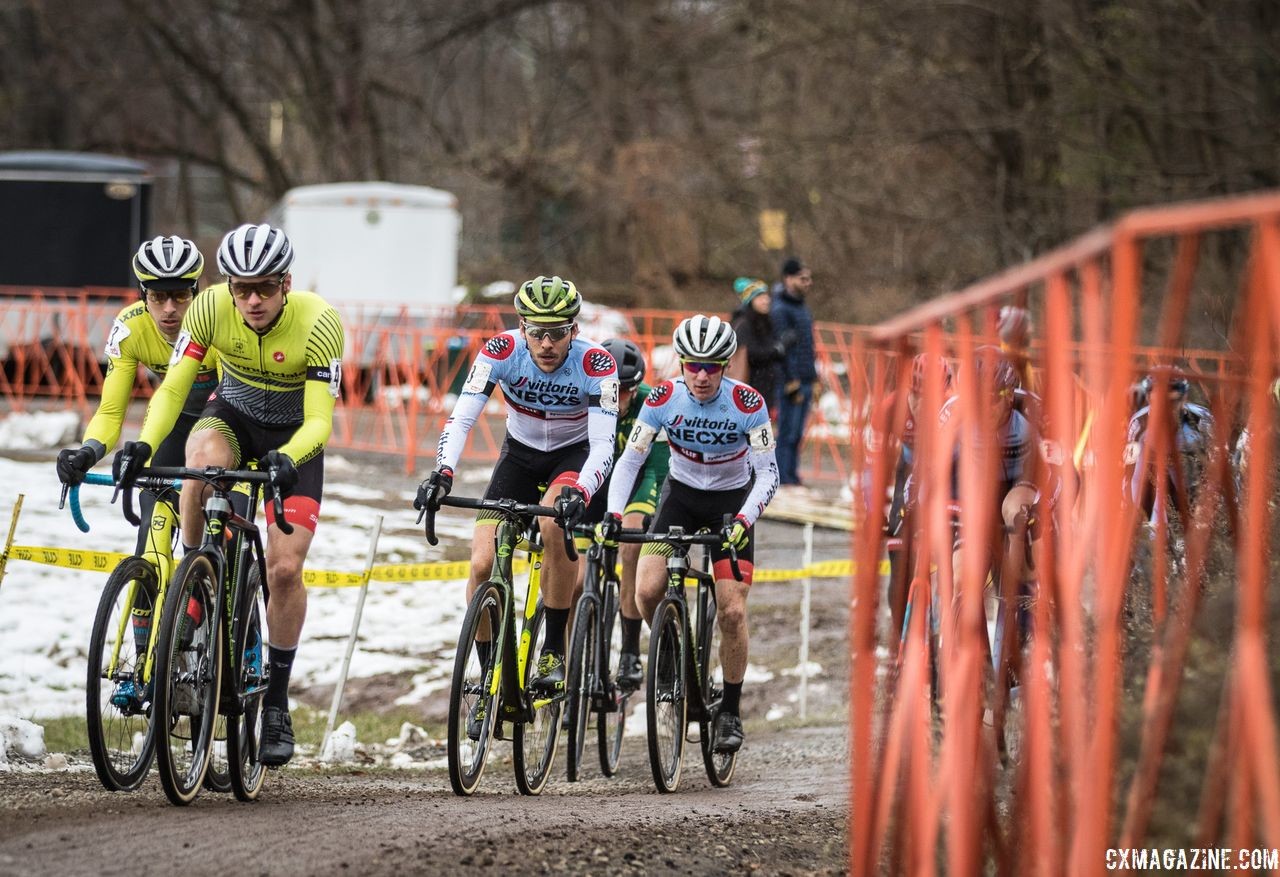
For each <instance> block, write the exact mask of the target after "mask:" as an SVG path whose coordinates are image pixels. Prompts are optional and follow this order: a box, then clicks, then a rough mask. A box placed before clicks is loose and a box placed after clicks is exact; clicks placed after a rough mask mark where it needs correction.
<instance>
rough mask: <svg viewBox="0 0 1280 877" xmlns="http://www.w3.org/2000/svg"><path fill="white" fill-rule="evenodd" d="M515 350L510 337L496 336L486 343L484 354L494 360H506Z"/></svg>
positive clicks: (514, 344)
mask: <svg viewBox="0 0 1280 877" xmlns="http://www.w3.org/2000/svg"><path fill="white" fill-rule="evenodd" d="M515 348H516V343H515V341H513V340H512V338H511V336H510V335H494V336H493V337H492V338H490V339H489V340H488V341H486V342H485V343H484V352H485V353H486V354H488V355H489V356H491V357H493V358H494V359H506V358H507V357H508V356H510V355H511V351H513V350H515Z"/></svg>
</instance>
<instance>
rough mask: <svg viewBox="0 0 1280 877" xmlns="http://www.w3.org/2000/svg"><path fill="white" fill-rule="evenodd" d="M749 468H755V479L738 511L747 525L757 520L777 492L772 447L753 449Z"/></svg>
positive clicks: (774, 459) (776, 472) (775, 460)
mask: <svg viewBox="0 0 1280 877" xmlns="http://www.w3.org/2000/svg"><path fill="white" fill-rule="evenodd" d="M751 468H752V469H754V470H755V473H756V481H755V484H753V485H752V486H751V492H750V493H748V494H747V498H746V499H745V500H744V501H743V503H742V509H741V511H739V512H738V514H739V515H741V516H742V517H743V518H746V521H747V526H748V527H749V526H751V525H752V524H754V523H755V522H756V521H757V520H759V518H760V515H761V514H763V513H764V509H765V506H767V505H768V504H769V500H771V499H773V495H774V494H775V493H777V492H778V460H777V458H776V457H775V456H774V453H773V448H769V449H768V450H764V451H753V452H752V453H751Z"/></svg>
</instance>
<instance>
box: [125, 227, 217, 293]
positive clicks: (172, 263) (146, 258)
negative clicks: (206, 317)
mask: <svg viewBox="0 0 1280 877" xmlns="http://www.w3.org/2000/svg"><path fill="white" fill-rule="evenodd" d="M203 271H204V256H202V255H200V250H199V248H198V247H196V245H195V244H193V243H192V242H191V241H189V240H187V239H186V238H180V237H178V236H177V235H173V236H172V237H164V236H160V237H155V238H152V239H151V240H149V241H143V242H142V246H140V247H138V252H136V253H134V255H133V275H134V276H135V277H137V278H138V285H139V286H150V287H157V288H160V287H174V288H178V287H190V286H195V285H196V281H197V280H199V279H200V274H201V273H202V272H203Z"/></svg>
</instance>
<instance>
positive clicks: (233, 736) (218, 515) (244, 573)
mask: <svg viewBox="0 0 1280 877" xmlns="http://www.w3.org/2000/svg"><path fill="white" fill-rule="evenodd" d="M273 476H274V473H272V472H261V471H258V470H249V469H246V470H236V469H227V468H223V467H218V466H210V467H207V468H204V469H190V468H186V467H151V468H145V469H142V470H141V472H140V473H139V475H138V478H137V479H136V481H135V482H134V485H131V486H130V487H129V488H127V489H124V491H123V492H124V503H123V507H124V515H125V518H126V520H128V521H129V522H130V523H132V524H134V525H135V526H137V525H138V524H139V523H140V521H139V519H138V517H137V515H136V514H135V513H134V511H133V503H132V489H133V486H139V487H141V488H142V489H145V490H163V489H166V487H165V485H166V483H167V482H171V481H172V480H173V479H182V480H195V481H201V482H203V483H205V484H207V485H209V486H210V487H212V488H213V492H212V494H211V495H210V496H209V498H208V499H207V500H206V501H205V505H204V514H205V528H204V537H203V540H202V541H201V544H200V547H199V548H198V549H197V550H195V551H192V552H189V553H188V554H187V555H186V556H185V557H184V558H183V559H182V562H181V563H179V564H178V568H177V569H176V570H175V571H174V573H173V578H172V581H171V582H170V584H169V587H168V589H167V593H166V595H165V598H164V602H163V603H162V604H161V606H162V609H161V615H160V629H159V631H158V633H157V634H156V636H157V637H158V638H157V640H156V643H155V655H154V662H155V665H156V666H157V667H159V668H160V672H159V673H158V674H157V675H156V682H155V691H154V703H153V706H152V709H153V714H154V716H155V718H154V719H153V721H154V722H157V723H159V724H158V725H157V732H156V733H157V737H159V736H160V734H161V733H163V738H164V740H163V745H161V741H160V740H159V739H157V741H156V761H157V764H158V766H159V769H160V771H159V772H160V783H161V785H162V786H163V787H164V791H165V795H166V796H167V797H168V798H169V800H170V801H171V802H172V803H174V804H177V805H185V804H189V803H191V802H192V801H193V800H195V797H196V795H197V794H199V792H200V788H201V785H202V783H203V781H204V779H205V777H206V775H207V773H208V768H209V763H210V759H211V757H212V754H213V748H214V746H213V741H214V732H215V725H216V723H217V721H218V718H219V714H221V715H222V716H225V717H226V718H227V722H226V749H227V766H228V773H229V779H230V785H231V790H232V791H233V792H234V793H235V796H236V798H238V799H239V800H241V801H252V800H254V799H256V798H257V797H258V794H259V793H260V792H261V790H262V784H263V781H264V779H265V776H266V766H265V765H264V764H262V762H261V761H260V760H259V759H258V744H259V741H260V737H261V730H262V713H263V710H262V699H263V697H265V695H266V691H267V683H268V675H269V674H268V672H267V667H266V665H265V663H264V662H263V660H262V652H263V645H264V638H263V636H262V624H263V620H264V618H265V617H266V604H265V600H266V599H267V597H268V596H269V594H268V593H267V589H266V588H264V587H263V582H265V581H266V558H265V554H264V551H263V547H262V534H261V530H260V529H259V527H258V525H257V524H256V523H254V521H253V520H252V517H253V510H254V509H255V508H256V507H257V504H258V496H259V491H260V489H261V487H262V486H263V485H269V484H270V483H271V481H272V479H273ZM238 483H242V484H246V485H248V495H249V504H248V508H247V511H246V515H245V516H242V515H241V514H239V513H237V512H236V511H235V510H234V509H233V507H232V502H231V493H232V491H233V490H234V489H235V487H236V485H237V484H238ZM120 492H121V488H120V487H119V486H117V489H116V493H117V495H118V494H119V493H120ZM269 492H270V493H271V495H272V504H273V508H274V511H275V517H276V524H277V526H279V527H280V529H281V531H282V532H284V533H286V534H287V533H291V532H293V527H292V525H290V524H289V523H288V522H287V521H286V520H285V518H284V503H283V500H282V498H281V497H280V495H279V493H278V492H276V491H269ZM219 610H221V611H219Z"/></svg>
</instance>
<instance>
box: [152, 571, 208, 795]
mask: <svg viewBox="0 0 1280 877" xmlns="http://www.w3.org/2000/svg"><path fill="white" fill-rule="evenodd" d="M217 590H218V587H217V578H216V575H215V573H214V569H213V564H212V562H211V561H210V560H209V558H208V557H207V556H205V555H204V554H201V553H192V554H189V555H187V556H186V557H184V558H183V559H182V563H180V564H179V565H178V569H177V570H176V571H175V572H174V575H173V581H172V582H171V583H170V584H169V587H168V589H167V593H166V595H165V601H164V610H163V612H162V614H161V619H160V632H159V637H160V638H159V640H158V641H157V642H156V657H155V666H156V699H155V713H156V719H155V721H156V722H158V723H159V724H158V725H157V731H156V738H157V739H156V756H157V758H156V761H157V764H158V765H159V768H160V783H161V785H162V786H163V787H164V791H165V795H166V796H168V798H169V800H170V801H172V802H173V803H174V804H178V805H183V804H190V803H191V802H192V801H193V800H195V797H196V795H197V794H199V792H200V787H201V783H202V782H203V780H204V778H205V774H206V773H207V771H208V767H209V757H210V754H211V750H212V743H213V732H214V723H215V721H216V719H217V713H218V690H219V682H220V680H221V672H222V661H221V654H220V647H221V637H220V636H219V635H218V617H219V614H218V611H217ZM193 601H194V603H193ZM189 605H195V606H198V607H199V612H200V620H199V622H198V623H194V624H193V623H191V621H192V619H191V616H189V615H188V606H189Z"/></svg>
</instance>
